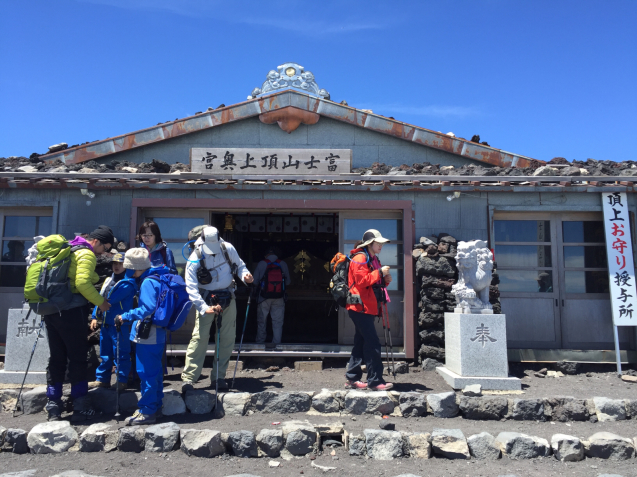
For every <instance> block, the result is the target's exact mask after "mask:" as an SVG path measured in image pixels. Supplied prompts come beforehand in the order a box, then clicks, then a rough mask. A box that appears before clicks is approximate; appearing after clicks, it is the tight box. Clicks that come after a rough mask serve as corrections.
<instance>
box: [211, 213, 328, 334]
mask: <svg viewBox="0 0 637 477" xmlns="http://www.w3.org/2000/svg"><path fill="white" fill-rule="evenodd" d="M338 223H339V218H338V214H337V213H332V214H326V213H309V214H307V213H305V214H294V213H278V214H275V213H271V214H265V213H231V214H224V213H215V212H213V213H212V214H211V224H212V225H214V226H215V227H217V228H218V229H219V230H220V231H222V236H223V238H224V240H227V241H228V242H230V243H231V244H233V245H234V246H235V248H236V249H237V252H238V253H239V256H240V257H241V258H242V259H243V261H244V262H245V263H246V266H247V267H248V269H249V270H250V272H251V273H254V270H255V269H256V267H257V264H258V263H259V261H261V260H263V258H264V257H265V254H266V252H267V251H268V250H269V249H270V248H272V247H274V248H275V250H276V251H277V255H278V257H279V259H280V260H281V261H283V262H285V263H286V264H287V267H288V270H289V274H290V278H291V283H290V285H289V286H287V287H286V294H287V301H286V304H285V324H284V325H283V336H282V342H283V343H308V344H309V343H324V344H337V343H338V318H339V317H338V312H337V310H336V309H335V306H334V300H333V299H332V296H331V295H330V294H329V293H328V287H329V282H330V279H331V278H332V274H331V273H330V272H329V268H328V265H329V262H330V260H331V259H332V257H333V256H334V255H335V254H336V253H337V252H338V248H339V240H338ZM255 286H257V287H259V286H260V284H258V283H255ZM248 293H249V289H248V288H246V287H243V286H240V287H239V288H237V340H239V339H240V337H241V331H242V327H243V320H244V318H245V314H246V307H247V301H248ZM256 305H257V304H256V302H255V300H254V299H253V300H252V303H251V305H250V310H249V311H248V313H249V314H248V322H247V327H246V334H245V338H244V342H246V343H253V342H254V341H255V338H256V333H257V320H256V316H257V306H256ZM267 323H268V324H267V337H266V343H267V342H271V340H272V324H271V320H270V319H268V321H267Z"/></svg>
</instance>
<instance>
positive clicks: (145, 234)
mask: <svg viewBox="0 0 637 477" xmlns="http://www.w3.org/2000/svg"><path fill="white" fill-rule="evenodd" d="M137 240H139V241H140V244H139V246H140V247H142V248H145V249H147V250H148V252H149V253H150V263H151V264H152V266H153V267H161V266H162V265H165V266H166V267H167V268H168V270H169V271H170V273H172V274H173V275H177V267H176V265H175V257H174V255H173V252H172V250H170V249H169V248H168V244H167V243H166V242H164V241H163V240H162V239H161V231H160V230H159V225H157V224H156V223H155V222H153V221H152V220H148V221H146V222H144V223H143V224H142V226H141V227H140V228H139V235H138V236H137Z"/></svg>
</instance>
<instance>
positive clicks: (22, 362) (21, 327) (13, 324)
mask: <svg viewBox="0 0 637 477" xmlns="http://www.w3.org/2000/svg"><path fill="white" fill-rule="evenodd" d="M28 313H29V306H28V305H27V306H26V307H25V308H10V309H9V317H8V320H7V345H6V351H5V361H4V369H3V370H0V383H4V384H18V385H20V384H22V379H23V378H24V372H25V371H26V369H27V364H28V363H29V357H30V356H31V351H32V350H33V343H35V338H36V336H37V334H38V331H39V329H40V319H41V316H40V315H36V314H35V313H33V312H31V314H30V315H29V317H28V319H27V314H28ZM48 362H49V343H48V341H47V338H46V327H44V326H43V327H42V333H41V334H40V339H39V340H38V345H37V347H36V348H35V353H34V354H33V359H32V360H31V366H30V367H29V374H28V375H27V379H26V381H25V383H26V384H46V367H47V364H48Z"/></svg>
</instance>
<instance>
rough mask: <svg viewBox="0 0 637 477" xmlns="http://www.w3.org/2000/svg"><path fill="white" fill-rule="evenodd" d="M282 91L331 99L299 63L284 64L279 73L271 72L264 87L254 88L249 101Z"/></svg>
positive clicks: (278, 70) (279, 67)
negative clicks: (292, 91) (298, 92)
mask: <svg viewBox="0 0 637 477" xmlns="http://www.w3.org/2000/svg"><path fill="white" fill-rule="evenodd" d="M282 89H295V90H297V91H300V92H302V93H306V94H309V95H310V96H315V97H318V98H323V99H330V93H328V92H327V91H326V90H324V89H319V87H318V85H317V84H316V81H315V80H314V75H313V74H312V73H311V72H310V71H305V68H303V67H302V66H301V65H299V64H297V63H284V64H282V65H281V66H278V67H277V71H274V70H270V72H269V73H268V76H267V78H266V80H265V82H264V83H263V85H261V87H260V88H254V89H253V90H252V94H251V95H250V96H248V99H255V98H259V97H261V96H263V95H266V94H270V93H273V92H275V91H279V90H282Z"/></svg>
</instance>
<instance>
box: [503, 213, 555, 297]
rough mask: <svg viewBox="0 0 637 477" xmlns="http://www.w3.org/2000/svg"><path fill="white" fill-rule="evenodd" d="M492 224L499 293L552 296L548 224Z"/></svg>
mask: <svg viewBox="0 0 637 477" xmlns="http://www.w3.org/2000/svg"><path fill="white" fill-rule="evenodd" d="M493 225H494V235H495V260H496V263H497V264H498V274H499V275H500V286H499V288H500V291H503V292H522V293H552V292H553V280H554V279H555V277H554V276H553V268H552V267H553V258H552V247H551V245H550V243H551V221H550V220H496V221H495V222H494V224H493ZM547 243H548V245H547Z"/></svg>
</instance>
